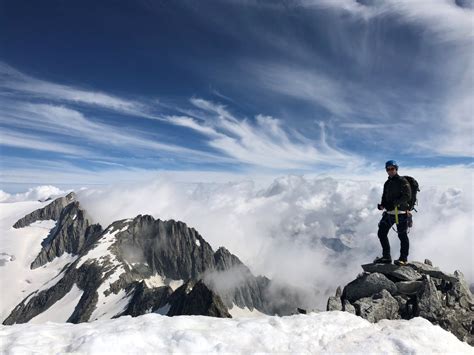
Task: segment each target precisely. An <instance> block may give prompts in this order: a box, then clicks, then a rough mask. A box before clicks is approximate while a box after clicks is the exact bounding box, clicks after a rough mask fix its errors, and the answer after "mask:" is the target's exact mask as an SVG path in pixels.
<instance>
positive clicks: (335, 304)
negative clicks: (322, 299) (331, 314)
mask: <svg viewBox="0 0 474 355" xmlns="http://www.w3.org/2000/svg"><path fill="white" fill-rule="evenodd" d="M326 310H327V311H342V302H341V298H340V297H334V296H331V297H329V299H328V304H327V306H326Z"/></svg>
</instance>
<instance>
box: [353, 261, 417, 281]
mask: <svg viewBox="0 0 474 355" xmlns="http://www.w3.org/2000/svg"><path fill="white" fill-rule="evenodd" d="M362 269H364V271H366V272H370V273H374V272H378V273H381V274H384V275H385V276H388V277H392V278H395V279H397V280H400V281H415V280H421V274H419V273H418V272H416V271H415V270H413V269H412V268H410V267H406V266H397V265H394V264H365V265H362Z"/></svg>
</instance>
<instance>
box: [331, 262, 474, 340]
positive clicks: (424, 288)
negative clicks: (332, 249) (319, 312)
mask: <svg viewBox="0 0 474 355" xmlns="http://www.w3.org/2000/svg"><path fill="white" fill-rule="evenodd" d="M362 269H363V270H364V272H363V273H361V274H359V275H358V276H357V278H356V279H355V280H353V281H352V282H350V283H349V284H347V285H346V286H345V287H344V289H343V290H342V291H341V288H340V287H339V288H338V289H337V291H336V295H335V296H331V297H329V299H328V303H327V310H328V311H335V310H337V311H345V312H350V313H353V314H356V315H358V316H360V317H362V318H365V319H367V320H369V321H370V322H377V321H379V320H381V319H411V318H414V317H423V318H426V319H427V320H429V321H430V322H431V323H433V324H436V325H439V326H441V327H442V328H444V329H445V330H448V331H450V332H452V333H453V334H454V335H456V337H458V338H459V339H460V340H462V341H465V342H467V343H468V344H470V345H474V330H473V325H474V299H473V296H472V293H471V291H470V290H469V287H468V285H467V283H466V281H465V279H464V276H463V274H462V273H461V272H460V271H455V272H454V274H449V273H445V272H443V271H441V270H440V269H439V268H437V267H433V264H432V262H431V261H430V260H428V259H427V260H425V262H423V263H421V262H416V261H413V262H410V263H408V265H406V266H397V265H393V264H366V265H362Z"/></svg>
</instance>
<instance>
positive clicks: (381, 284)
mask: <svg viewBox="0 0 474 355" xmlns="http://www.w3.org/2000/svg"><path fill="white" fill-rule="evenodd" d="M384 289H385V290H387V291H388V292H390V293H396V292H397V286H396V285H395V283H394V282H393V281H390V280H389V279H388V278H387V277H386V276H385V275H383V274H380V273H378V272H376V273H373V274H363V275H362V276H360V277H358V278H357V279H355V280H354V281H352V282H350V283H349V284H348V285H346V287H344V291H343V292H342V298H343V299H346V300H348V301H349V302H351V303H354V302H355V301H357V300H358V299H360V298H364V297H371V296H372V295H373V294H376V293H378V292H380V291H382V290H384Z"/></svg>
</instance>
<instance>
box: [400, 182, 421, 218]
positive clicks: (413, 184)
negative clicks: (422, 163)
mask: <svg viewBox="0 0 474 355" xmlns="http://www.w3.org/2000/svg"><path fill="white" fill-rule="evenodd" d="M404 178H405V179H407V181H408V183H409V184H410V187H411V196H410V201H408V208H409V210H410V211H413V210H415V211H416V208H415V205H417V204H418V201H417V199H416V193H417V192H419V191H420V185H418V181H416V180H415V179H414V178H413V177H411V176H404ZM417 212H418V211H417Z"/></svg>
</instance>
